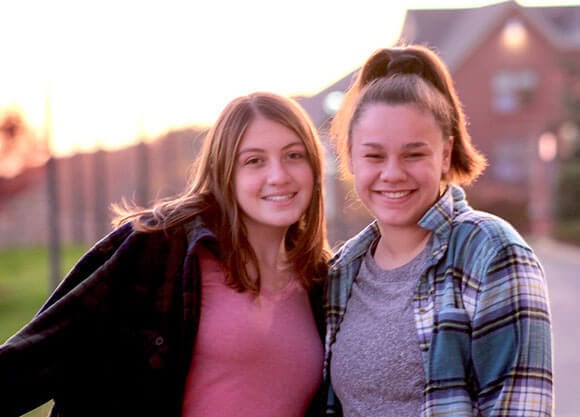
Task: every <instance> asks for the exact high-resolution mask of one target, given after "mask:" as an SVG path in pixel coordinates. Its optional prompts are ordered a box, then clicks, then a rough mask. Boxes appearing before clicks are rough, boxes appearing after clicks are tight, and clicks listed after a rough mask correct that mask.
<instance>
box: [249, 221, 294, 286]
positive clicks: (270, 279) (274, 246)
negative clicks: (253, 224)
mask: <svg viewBox="0 0 580 417" xmlns="http://www.w3.org/2000/svg"><path fill="white" fill-rule="evenodd" d="M284 237H285V231H281V232H280V233H276V232H268V233H250V234H249V236H248V240H249V241H250V245H251V246H252V249H253V250H254V253H255V254H256V259H257V261H258V265H257V266H258V268H259V271H260V279H261V286H262V288H267V289H278V288H281V287H283V286H284V285H285V284H286V283H287V282H288V280H289V279H290V275H291V272H292V271H291V268H289V265H288V262H287V253H286V248H285V245H284ZM252 272H253V273H251V275H257V274H256V271H252Z"/></svg>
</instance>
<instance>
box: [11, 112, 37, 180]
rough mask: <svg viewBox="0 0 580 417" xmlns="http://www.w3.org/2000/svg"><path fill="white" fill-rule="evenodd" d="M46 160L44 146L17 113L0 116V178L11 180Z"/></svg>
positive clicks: (22, 117)
mask: <svg viewBox="0 0 580 417" xmlns="http://www.w3.org/2000/svg"><path fill="white" fill-rule="evenodd" d="M47 158H48V149H47V147H46V144H45V143H44V142H43V141H42V140H39V139H38V138H37V135H36V134H34V132H33V130H32V129H31V128H30V126H29V125H28V123H27V122H26V120H25V118H24V116H22V114H21V113H19V112H17V111H8V112H5V113H3V114H0V177H3V178H13V177H15V176H17V175H18V174H20V173H21V172H22V171H24V170H25V169H27V168H30V167H35V166H40V165H42V164H43V163H45V162H46V160H47Z"/></svg>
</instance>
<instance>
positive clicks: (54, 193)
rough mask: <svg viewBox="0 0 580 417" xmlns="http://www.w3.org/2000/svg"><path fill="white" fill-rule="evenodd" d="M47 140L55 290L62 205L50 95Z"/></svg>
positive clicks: (51, 281) (51, 284)
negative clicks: (54, 152)
mask: <svg viewBox="0 0 580 417" xmlns="http://www.w3.org/2000/svg"><path fill="white" fill-rule="evenodd" d="M45 138H46V144H47V148H48V161H47V162H46V191H47V202H48V204H47V208H48V210H47V215H48V218H47V223H48V258H49V265H50V269H49V270H50V273H49V288H51V289H54V288H56V287H57V285H58V283H59V282H60V274H61V265H60V264H61V261H60V257H61V241H60V240H61V239H60V216H59V214H60V205H59V201H58V172H57V171H58V169H57V163H56V160H55V157H54V155H53V146H52V145H53V143H52V114H51V108H50V94H47V96H46V106H45Z"/></svg>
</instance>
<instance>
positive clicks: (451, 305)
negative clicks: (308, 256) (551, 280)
mask: <svg viewBox="0 0 580 417" xmlns="http://www.w3.org/2000/svg"><path fill="white" fill-rule="evenodd" d="M419 225H420V226H421V227H423V228H425V229H427V230H430V231H431V232H432V233H433V251H432V254H431V256H430V258H429V259H428V261H427V262H426V266H425V269H424V271H423V273H422V275H421V276H420V278H419V280H418V283H417V287H416V290H415V293H414V297H413V305H414V315H415V322H416V327H417V335H418V340H419V346H420V350H421V354H422V359H423V364H424V370H425V375H426V381H425V387H424V392H423V405H422V412H421V415H422V416H425V417H435V416H490V417H491V416H494V417H500V416H502V417H515V416H525V417H533V416H538V417H539V416H551V415H553V383H552V347H551V334H552V330H551V318H550V311H549V305H548V296H547V288H546V282H545V279H544V273H543V269H542V267H541V265H540V263H539V261H538V259H537V257H536V256H535V254H534V253H533V251H532V250H531V248H530V247H529V246H528V245H527V244H526V243H525V241H524V240H523V239H522V238H521V237H520V236H519V234H518V233H517V232H516V231H515V230H514V229H513V228H512V227H511V226H510V225H509V224H508V223H507V222H505V221H503V220H501V219H499V218H497V217H495V216H493V215H491V214H488V213H484V212H479V211H476V210H473V209H472V208H471V207H470V206H469V205H468V203H467V201H466V200H465V193H464V191H463V190H462V189H461V188H460V187H458V186H454V185H451V186H449V187H448V189H447V191H446V193H445V194H444V195H443V196H442V197H441V199H440V200H439V201H438V202H437V203H436V204H435V205H434V206H433V207H431V209H429V210H428V211H427V213H426V214H425V215H424V216H423V218H422V219H421V220H420V222H419ZM379 235H380V233H379V229H378V226H377V224H376V222H375V223H373V224H371V225H369V226H368V227H367V228H365V229H364V230H363V231H362V232H360V233H359V234H358V235H357V236H355V237H353V238H352V239H350V240H349V241H348V242H346V243H345V244H344V245H343V246H342V247H341V249H340V250H339V251H338V252H337V254H336V255H335V257H334V258H333V260H332V261H331V269H330V272H329V280H328V283H327V285H328V286H327V290H326V299H325V307H326V311H327V313H326V315H327V317H326V318H327V332H326V356H325V366H324V378H325V382H326V384H327V385H328V389H329V393H328V400H327V411H326V413H327V415H340V414H341V407H340V401H339V400H338V399H337V398H336V397H335V395H334V393H333V391H332V387H331V383H332V376H331V375H329V372H330V371H329V370H330V367H329V364H330V360H331V357H332V344H333V343H334V342H335V340H336V334H337V332H338V331H339V328H340V323H341V321H342V318H343V316H344V314H345V309H346V306H347V302H348V298H349V295H350V289H351V286H352V283H353V281H354V279H355V278H356V276H357V274H358V270H359V267H360V265H361V261H362V259H363V256H364V254H365V252H366V251H367V249H368V247H369V246H370V244H371V243H372V242H373V241H374V240H375V239H377V238H378V237H379ZM385 383H388V381H386V382H385Z"/></svg>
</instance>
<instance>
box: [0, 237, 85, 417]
mask: <svg viewBox="0 0 580 417" xmlns="http://www.w3.org/2000/svg"><path fill="white" fill-rule="evenodd" d="M86 249H87V248H84V247H67V248H64V250H63V254H62V265H63V274H64V272H66V271H68V270H69V269H70V268H71V267H72V266H73V265H74V263H75V262H76V261H77V260H78V259H79V258H80V256H81V255H82V254H83V253H84V252H85V250H86ZM48 277H49V264H48V251H47V249H46V248H14V249H5V250H0V317H1V320H0V343H2V342H4V341H5V340H6V339H7V338H8V337H9V336H10V335H11V334H13V333H14V332H16V331H17V330H18V329H19V328H20V327H22V326H23V325H25V324H26V323H27V322H28V321H30V319H31V318H32V317H33V316H34V314H35V313H36V312H37V311H38V309H39V308H40V307H41V306H42V304H43V302H44V300H45V299H46V298H47V297H48V295H49V278H48ZM49 409H50V403H48V404H45V405H43V406H41V407H39V408H37V409H36V410H34V411H31V412H30V413H28V414H26V417H44V416H47V415H48V411H49Z"/></svg>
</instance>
